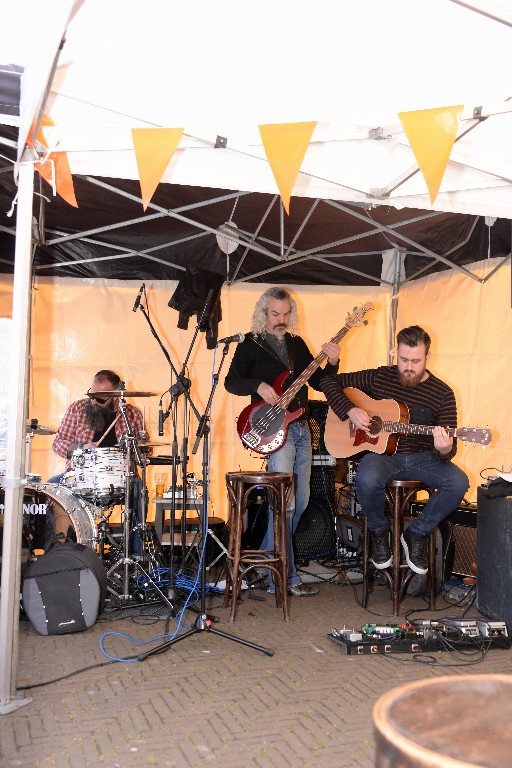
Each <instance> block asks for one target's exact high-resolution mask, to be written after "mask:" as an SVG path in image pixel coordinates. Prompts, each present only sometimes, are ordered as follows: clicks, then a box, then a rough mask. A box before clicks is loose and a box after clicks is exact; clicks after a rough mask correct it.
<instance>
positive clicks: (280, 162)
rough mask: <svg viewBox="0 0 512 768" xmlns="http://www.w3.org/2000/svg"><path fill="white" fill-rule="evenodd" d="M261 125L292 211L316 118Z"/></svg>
mask: <svg viewBox="0 0 512 768" xmlns="http://www.w3.org/2000/svg"><path fill="white" fill-rule="evenodd" d="M258 127H259V129H260V135H261V139H262V141H263V148H264V149H265V154H266V156H267V160H268V162H269V165H270V167H271V169H272V173H273V174H274V178H275V180H276V183H277V186H278V188H279V193H280V195H281V200H282V201H283V205H284V208H285V210H286V213H287V214H288V215H289V214H290V197H291V194H292V191H293V187H294V186H295V182H296V181H297V176H298V175H299V171H300V167H301V165H302V161H303V160H304V155H305V154H306V150H307V148H308V147H309V144H310V142H311V136H312V135H313V131H314V130H315V127H316V120H315V121H313V122H311V123H277V124H275V125H260V126H258Z"/></svg>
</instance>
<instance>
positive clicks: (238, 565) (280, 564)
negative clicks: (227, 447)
mask: <svg viewBox="0 0 512 768" xmlns="http://www.w3.org/2000/svg"><path fill="white" fill-rule="evenodd" d="M292 482H293V475H292V474H291V473H287V472H228V473H227V474H226V487H227V490H228V498H229V522H228V524H229V543H228V551H227V554H226V591H225V594H224V605H225V606H228V605H229V601H230V600H231V612H230V617H229V620H230V621H234V620H235V617H236V611H237V607H238V601H239V599H240V590H241V588H242V581H243V579H244V578H245V576H246V574H247V573H248V572H249V571H251V570H253V569H257V568H258V569H261V568H267V569H269V570H270V571H272V575H273V577H274V583H275V587H276V605H277V607H278V608H282V609H283V614H284V620H285V621H289V618H290V616H289V611H288V557H287V550H286V504H287V501H288V496H289V494H290V491H291V488H292ZM255 488H258V491H264V492H265V493H266V495H267V500H268V503H269V506H270V507H271V508H272V510H273V515H274V549H272V550H261V549H242V532H243V520H244V515H245V513H246V511H247V507H248V500H249V496H250V493H251V491H252V490H253V489H255Z"/></svg>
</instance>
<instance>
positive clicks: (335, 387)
mask: <svg viewBox="0 0 512 768" xmlns="http://www.w3.org/2000/svg"><path fill="white" fill-rule="evenodd" d="M427 372H428V374H429V376H428V378H427V379H426V380H425V381H423V382H421V383H420V384H418V385H417V386H415V387H412V388H408V387H404V386H402V384H401V383H400V378H399V375H398V368H397V366H396V365H386V366H381V367H380V368H370V369H368V370H364V371H354V372H352V373H340V374H337V375H335V376H324V377H323V378H322V380H321V381H320V387H321V389H322V391H323V392H324V393H325V396H326V398H327V402H328V403H329V405H330V407H331V408H332V410H333V411H334V413H335V414H336V415H337V416H338V418H340V419H341V420H344V419H346V418H347V412H348V411H349V410H350V409H351V408H353V406H354V404H353V403H352V402H351V401H350V400H349V399H348V398H347V397H346V396H345V394H344V392H343V389H344V388H345V387H356V388H357V389H360V390H361V391H362V392H364V393H365V394H366V395H368V396H369V397H371V398H373V399H374V400H387V399H392V400H396V401H399V402H402V403H404V404H405V405H406V406H407V407H408V409H409V413H410V419H409V421H410V423H411V424H425V425H429V426H442V427H456V426H457V405H456V403H455V395H454V393H453V390H452V389H451V388H450V387H449V386H448V385H447V384H445V383H444V382H443V381H441V379H438V378H437V377H436V376H434V375H433V374H432V373H430V371H427ZM456 444H457V441H456V439H454V441H453V449H452V451H451V453H450V454H448V455H447V456H442V457H440V458H442V460H443V461H447V460H449V459H451V458H452V457H453V456H454V455H455V453H456V451H457V445H456ZM432 450H434V440H433V437H432V436H431V435H412V434H410V435H400V437H399V438H398V446H397V453H417V452H419V451H432ZM436 453H437V451H436Z"/></svg>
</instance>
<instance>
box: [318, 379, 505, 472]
mask: <svg viewBox="0 0 512 768" xmlns="http://www.w3.org/2000/svg"><path fill="white" fill-rule="evenodd" d="M343 391H344V393H345V395H346V396H347V397H348V399H349V400H351V401H352V402H353V403H354V405H355V406H356V407H357V408H362V409H363V410H364V411H366V413H367V414H368V415H369V416H370V417H371V421H370V428H369V434H368V432H365V431H364V430H363V429H358V428H357V427H355V426H354V424H352V422H351V421H350V419H346V420H345V421H341V420H340V419H339V418H338V417H337V416H336V414H335V413H334V411H333V410H332V409H331V408H329V410H328V412H327V418H326V421H325V434H324V442H325V447H326V448H327V450H328V452H329V453H330V454H331V455H332V456H336V458H340V459H346V458H349V457H350V456H354V454H356V453H361V452H362V451H372V452H373V453H386V454H393V453H395V451H396V448H397V445H398V438H399V437H400V435H431V434H432V432H433V429H434V427H433V426H429V425H422V424H409V409H408V408H407V406H406V405H404V403H400V402H398V401H396V400H373V399H372V398H371V397H369V396H368V395H366V394H365V393H364V392H361V390H360V389H356V388H355V387H346V388H345V389H344V390H343ZM445 429H446V431H447V432H448V434H449V435H450V437H451V436H453V437H456V438H457V439H458V440H464V441H465V442H469V443H475V444H479V445H488V444H489V443H490V441H491V440H492V435H491V432H490V430H488V429H473V428H472V427H460V428H458V429H457V428H452V427H445Z"/></svg>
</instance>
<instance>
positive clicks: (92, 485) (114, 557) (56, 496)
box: [0, 389, 171, 605]
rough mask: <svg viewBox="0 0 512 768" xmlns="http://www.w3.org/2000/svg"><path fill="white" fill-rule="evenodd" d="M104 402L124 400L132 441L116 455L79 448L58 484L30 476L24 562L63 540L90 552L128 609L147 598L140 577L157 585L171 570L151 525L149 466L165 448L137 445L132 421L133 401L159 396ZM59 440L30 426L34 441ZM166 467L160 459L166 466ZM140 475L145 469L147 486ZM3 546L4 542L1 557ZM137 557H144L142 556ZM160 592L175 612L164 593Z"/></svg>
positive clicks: (0, 492)
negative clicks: (152, 455)
mask: <svg viewBox="0 0 512 768" xmlns="http://www.w3.org/2000/svg"><path fill="white" fill-rule="evenodd" d="M88 394H89V393H88ZM101 394H102V397H105V398H108V397H116V398H119V404H118V409H119V417H120V418H124V420H125V426H126V434H125V435H124V437H123V438H122V440H121V442H120V445H119V446H116V447H101V446H98V447H95V448H76V449H75V450H74V451H73V454H72V456H71V470H70V471H69V472H67V473H66V474H65V475H64V476H63V477H62V479H61V481H60V482H58V483H48V482H46V483H45V482H41V476H40V475H36V474H27V475H26V478H27V485H26V487H25V489H24V497H23V533H22V557H25V556H26V558H27V562H30V560H32V559H34V558H35V557H37V556H39V555H40V554H42V552H44V551H45V549H46V548H47V547H48V546H49V544H50V542H51V541H53V540H55V539H57V538H61V539H63V538H66V539H70V540H72V541H76V542H77V543H79V544H84V545H85V546H87V547H90V548H91V549H93V550H95V551H96V552H97V553H98V555H99V556H100V558H101V559H102V560H103V562H104V564H105V567H106V568H107V588H108V589H109V590H110V592H111V593H113V594H114V595H115V596H116V597H118V598H119V599H120V600H122V601H127V600H130V599H132V597H133V596H134V594H135V592H137V591H139V592H140V590H139V589H138V587H137V586H136V583H137V581H138V579H137V577H138V576H140V575H141V574H143V575H144V577H145V581H147V579H149V580H150V581H151V579H150V577H149V575H148V573H147V572H148V571H151V570H154V569H158V568H161V567H162V566H163V565H164V562H163V557H162V551H161V548H160V545H159V543H158V540H157V539H156V536H154V534H153V531H152V530H151V529H150V528H148V526H147V522H146V520H147V509H148V493H147V487H146V466H147V464H148V463H151V459H149V458H147V452H148V450H149V449H150V448H154V447H159V446H162V445H166V443H164V442H150V441H148V440H147V439H140V440H138V439H136V438H135V436H134V435H133V431H132V429H131V427H130V424H129V422H128V419H127V417H126V403H125V398H126V397H151V396H154V393H152V392H139V391H131V390H130V391H128V390H125V389H122V390H109V391H105V392H102V393H101ZM53 434H55V430H54V429H51V428H50V427H44V426H42V425H40V424H39V423H38V422H37V420H35V419H33V420H32V421H29V422H27V441H30V440H31V439H32V437H33V436H34V435H53ZM1 458H2V457H0V459H1ZM163 461H164V459H163V458H161V457H159V458H158V462H159V463H163ZM168 461H169V462H170V461H171V459H170V458H169V459H168ZM136 467H140V471H141V472H140V474H141V479H140V480H139V479H138V478H137V469H136ZM4 477H5V470H4V469H2V468H1V466H0V513H1V514H0V521H1V522H2V525H1V527H0V534H1V535H2V539H3V512H4ZM116 507H117V508H120V509H121V511H120V519H121V520H122V523H121V532H120V533H119V525H118V524H117V525H116V523H114V522H111V519H112V517H113V516H114V512H115V510H116ZM116 519H117V517H116ZM1 546H2V541H1V540H0V552H1ZM135 550H138V551H137V552H136V553H135ZM154 586H155V589H156V591H157V592H158V593H159V594H160V597H161V598H162V599H163V600H164V602H166V603H168V604H169V605H170V603H169V601H168V599H167V596H166V595H164V594H163V593H161V592H160V589H159V587H158V585H154Z"/></svg>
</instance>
